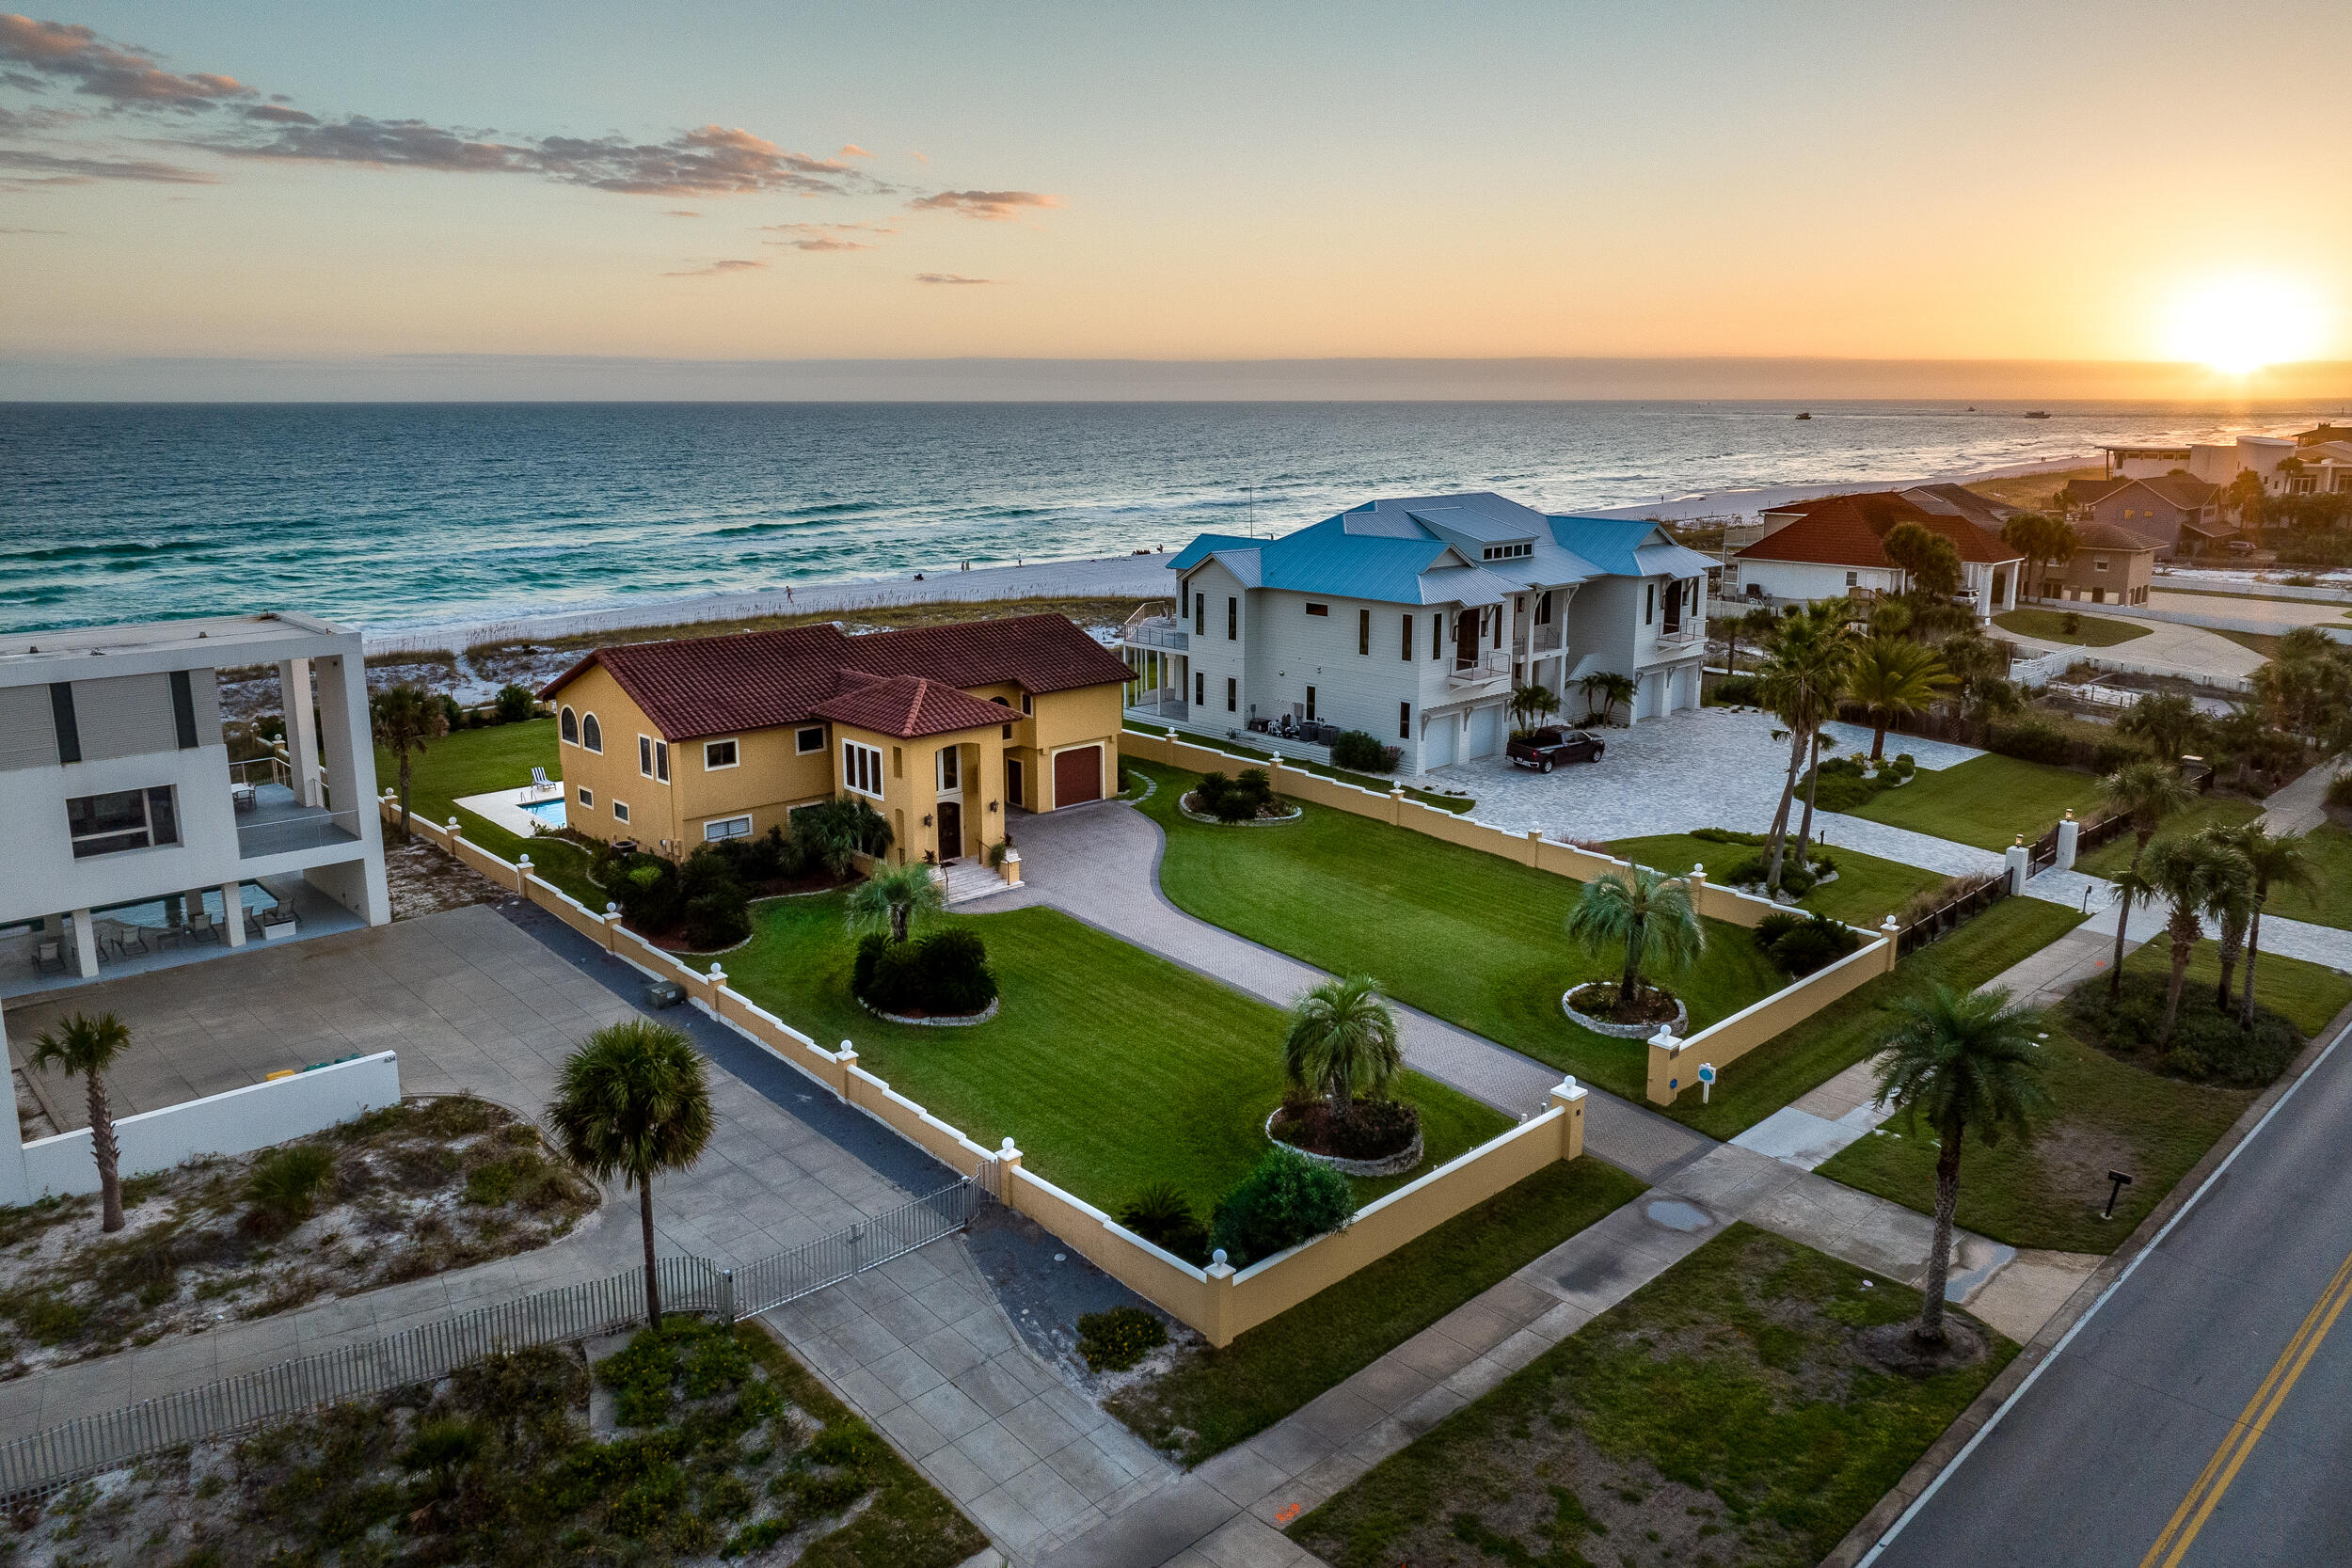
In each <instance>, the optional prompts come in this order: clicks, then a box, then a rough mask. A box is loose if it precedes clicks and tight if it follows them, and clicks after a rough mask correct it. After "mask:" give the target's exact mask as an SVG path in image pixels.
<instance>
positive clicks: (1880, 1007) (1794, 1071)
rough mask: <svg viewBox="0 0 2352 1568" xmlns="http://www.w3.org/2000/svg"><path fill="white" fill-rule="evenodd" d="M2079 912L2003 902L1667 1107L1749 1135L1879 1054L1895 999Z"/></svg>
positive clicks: (1999, 963) (1686, 1118) (2038, 937)
mask: <svg viewBox="0 0 2352 1568" xmlns="http://www.w3.org/2000/svg"><path fill="white" fill-rule="evenodd" d="M2082 921H2083V916H2082V915H2081V914H2079V913H2077V912H2076V911H2073V910H2070V909H2066V908H2064V907H2063V906H2060V905H2058V904H2045V903H2043V902H2042V900H2041V899H2039V898H2004V899H2002V900H2001V901H2000V902H1999V903H1997V904H1995V905H1994V906H1993V907H1992V908H1991V909H1989V910H1987V911H1984V912H1983V913H1982V914H1980V915H1979V916H1977V917H1976V918H1975V919H1974V920H1971V921H1969V922H1968V924H1966V925H1965V926H1963V927H1961V928H1960V929H1959V930H1957V931H1954V932H1953V933H1952V934H1951V935H1949V936H1947V937H1945V938H1944V939H1943V940H1942V941H1940V942H1930V943H1929V944H1928V945H1927V946H1925V947H1922V948H1920V949H1918V950H1917V951H1916V952H1914V953H1912V954H1911V955H1910V956H1909V957H1907V958H1904V959H1903V960H1902V961H1901V962H1900V963H1899V964H1897V965H1896V966H1895V970H1894V973H1892V974H1882V975H1880V976H1879V977H1878V978H1877V979H1875V980H1872V981H1870V982H1869V983H1868V984H1867V985H1865V986H1863V987H1861V988H1860V989H1859V990H1854V991H1853V992H1851V994H1849V995H1846V996H1843V997H1840V998H1839V999H1838V1000H1837V1001H1836V1002H1833V1003H1831V1004H1830V1005H1829V1006H1826V1007H1824V1008H1822V1009H1821V1010H1820V1012H1818V1013H1815V1014H1814V1015H1813V1016H1812V1017H1811V1018H1808V1019H1806V1020H1804V1022H1801V1023H1798V1024H1795V1025H1794V1026H1792V1027H1790V1028H1788V1029H1785V1030H1783V1031H1782V1032H1781V1034H1780V1035H1779V1037H1777V1038H1775V1039H1773V1040H1772V1042H1771V1043H1770V1044H1768V1045H1764V1046H1760V1047H1758V1048H1757V1049H1756V1050H1755V1051H1753V1052H1750V1053H1748V1054H1747V1055H1745V1056H1742V1057H1740V1059H1739V1060H1738V1061H1736V1062H1734V1063H1732V1064H1730V1065H1729V1066H1727V1067H1725V1068H1724V1069H1723V1077H1722V1078H1721V1080H1719V1081H1718V1082H1717V1083H1716V1085H1715V1090H1714V1094H1713V1097H1712V1099H1713V1103H1711V1104H1701V1103H1700V1101H1699V1097H1698V1096H1696V1095H1694V1094H1685V1095H1683V1096H1682V1097H1681V1098H1680V1099H1678V1100H1677V1101H1675V1103H1674V1106H1673V1108H1672V1109H1670V1110H1669V1111H1667V1112H1666V1114H1667V1115H1668V1116H1670V1117H1674V1118H1675V1119H1676V1120H1677V1121H1679V1122H1682V1123H1684V1124H1685V1125H1687V1126H1690V1127H1694V1128H1696V1129H1698V1131H1700V1132H1704V1133H1706V1134H1707V1135H1708V1136H1709V1137H1711V1138H1729V1137H1732V1136H1734V1135H1736V1134H1738V1133H1740V1132H1744V1131H1746V1130H1747V1129H1748V1128H1750V1127H1752V1126H1754V1125H1755V1124H1756V1123H1757V1122H1759V1121H1761V1120H1763V1119H1764V1118H1765V1117H1768V1116H1771V1115H1772V1113H1773V1112H1774V1111H1777V1110H1779V1109H1780V1108H1781V1107H1782V1106H1783V1105H1786V1104H1788V1102H1789V1101H1792V1100H1794V1099H1796V1098H1797V1097H1798V1096H1799V1095H1801V1094H1803V1093H1804V1092H1805V1091H1806V1090H1807V1089H1809V1088H1812V1087H1813V1086H1814V1085H1817V1084H1821V1083H1825V1082H1827V1081H1828V1080H1829V1079H1832V1078H1835V1077H1836V1075H1837V1074H1839V1073H1840V1072H1843V1071H1845V1070H1846V1069H1848V1068H1850V1067H1851V1066H1853V1064H1854V1063H1856V1062H1859V1061H1862V1060H1864V1059H1865V1058H1867V1057H1869V1056H1871V1055H1874V1054H1876V1053H1877V1052H1878V1050H1879V1048H1880V1046H1881V1045H1883V1043H1884V1041H1885V1039H1886V1033H1887V1031H1888V1030H1889V1029H1890V1028H1891V1027H1893V1020H1892V1016H1891V1014H1890V1012H1889V1009H1890V1008H1891V1007H1892V1006H1894V1004H1895V1002H1896V1000H1897V999H1898V998H1899V997H1903V996H1908V995H1914V994H1917V993H1920V992H1924V991H1925V990H1927V989H1928V987H1929V986H1931V985H1932V984H1934V983H1935V982H1936V981H1939V980H1940V981H1942V982H1943V983H1944V984H1946V985H1947V986H1950V987H1951V988H1952V989H1954V990H1974V989H1975V988H1977V987H1979V986H1981V985H1983V984H1984V983H1985V982H1986V981H1988V980H1990V979H1992V978H1993V977H1994V975H1996V974H2001V973H2002V972H2003V971H2005V970H2007V969H2009V968H2010V966H2011V965H2013V964H2015V963H2018V962H2019V961H2021V960H2023V959H2025V958H2028V957H2030V956H2031V955H2033V954H2035V953H2038V952H2040V951H2041V950H2042V948H2044V947H2047V946H2048V945H2049V944H2050V943H2052V942H2056V941H2057V940H2058V938H2060V937H2062V936H2064V935H2065V934H2066V933H2067V932H2069V931H2071V930H2073V929H2074V927H2076V926H2079V925H2081V924H2082Z"/></svg>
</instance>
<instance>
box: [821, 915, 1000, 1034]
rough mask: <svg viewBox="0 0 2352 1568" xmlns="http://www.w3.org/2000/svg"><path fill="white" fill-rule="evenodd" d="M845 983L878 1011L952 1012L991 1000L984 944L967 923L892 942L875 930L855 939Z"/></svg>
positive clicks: (944, 1015)
mask: <svg viewBox="0 0 2352 1568" xmlns="http://www.w3.org/2000/svg"><path fill="white" fill-rule="evenodd" d="M850 990H851V991H852V992H853V993H854V994H855V995H856V996H857V997H858V998H859V999H860V1000H861V1001H863V1002H865V1003H866V1006H870V1007H873V1008H876V1009H877V1010H879V1011H882V1012H885V1013H896V1014H898V1015H899V1016H900V1017H925V1016H928V1017H940V1018H956V1017H961V1016H963V1015H966V1014H969V1013H977V1012H980V1011H983V1010H984V1009H986V1007H987V1006H988V1005H989V1004H990V1003H991V1002H993V1001H995V1000H996V975H995V972H994V971H993V970H991V969H990V968H989V967H988V948H987V945H986V944H985V943H983V942H981V941H980V938H979V934H978V933H977V932H976V931H974V930H972V929H971V928H970V927H963V926H951V927H946V929H944V930H938V931H933V932H932V933H930V935H929V936H925V937H918V938H916V939H915V940H914V941H913V942H892V941H891V940H890V939H889V938H888V937H886V936H883V935H882V934H881V933H880V932H876V933H874V934H872V935H869V936H867V937H866V938H865V939H864V940H863V941H861V942H859V943H858V945H857V956H856V958H854V959H853V960H852V961H851V964H850Z"/></svg>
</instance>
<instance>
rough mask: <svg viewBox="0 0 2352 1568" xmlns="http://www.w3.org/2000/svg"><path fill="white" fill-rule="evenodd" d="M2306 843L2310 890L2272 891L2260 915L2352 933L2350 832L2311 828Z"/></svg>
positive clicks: (2284, 889) (2351, 839)
mask: <svg viewBox="0 0 2352 1568" xmlns="http://www.w3.org/2000/svg"><path fill="white" fill-rule="evenodd" d="M2305 842H2306V843H2307V844H2308V845H2309V846H2310V849H2309V854H2310V855H2311V860H2312V879H2313V882H2314V886H2313V888H2312V891H2311V892H2309V893H2305V892H2303V891H2301V890H2300V889H2298V888H2291V887H2290V888H2273V889H2272V890H2271V894H2270V903H2269V905H2268V906H2267V907H2266V908H2265V910H2264V911H2263V912H2264V913H2265V914H2279V915H2284V916H2285V917H2286V918H2287V919H2289V920H2308V921H2311V922H2312V923H2313V924H2314V925H2319V926H2333V927H2338V928H2339V929H2344V930H2352V832H2344V830H2343V829H2342V828H2337V827H2329V826H2325V825H2323V826H2320V827H2317V828H2313V829H2312V831H2311V832H2310V834H2309V835H2308V836H2307V838H2306V840H2305Z"/></svg>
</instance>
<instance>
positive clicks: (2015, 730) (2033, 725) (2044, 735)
mask: <svg viewBox="0 0 2352 1568" xmlns="http://www.w3.org/2000/svg"><path fill="white" fill-rule="evenodd" d="M1985 745H1986V747H1987V748H1988V749H1989V750H1992V751H1995V752H2000V753H2001V754H2002V755H2003V756H2005V757H2016V758H2017V759H2018V760H2020V761H2022V762H2042V763H2049V764H2051V765H2053V766H2056V767H2064V766H2065V764H2066V757H2067V750H2068V748H2067V744H2066V732H2065V731H2063V730H2061V729H2059V728H2058V726H2057V725H2056V724H2052V723H2049V722H2047V721H2043V720H2040V719H2020V720H2018V721H2015V722H2014V723H2008V724H1995V725H1994V726H1993V728H1992V734H1991V735H1990V736H1988V737H1987V739H1986V741H1985Z"/></svg>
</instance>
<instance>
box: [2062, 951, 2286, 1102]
mask: <svg viewBox="0 0 2352 1568" xmlns="http://www.w3.org/2000/svg"><path fill="white" fill-rule="evenodd" d="M2168 983H2169V975H2165V974H2134V973H2132V972H2131V971H2128V970H2127V971H2125V972H2124V974H2123V993H2122V996H2120V997H2117V998H2116V999H2114V1000H2113V1001H2110V1000H2108V997H2107V981H2106V976H2105V975H2101V976H2098V977H2097V978H2094V979H2090V980H2086V981H2084V982H2083V983H2082V984H2081V985H2079V986H2076V987H2075V988H2074V991H2073V993H2072V994H2070V995H2069V996H2068V997H2067V999H2066V1011H2067V1013H2068V1015H2069V1016H2070V1017H2071V1018H2072V1019H2074V1022H2075V1023H2076V1024H2077V1026H2078V1027H2079V1029H2080V1031H2081V1033H2082V1035H2083V1036H2084V1037H2085V1038H2087V1039H2088V1040H2089V1041H2090V1043H2091V1044H2092V1045H2095V1046H2097V1047H2098V1048H2099V1049H2100V1050H2102V1051H2105V1052H2106V1053H2109V1054H2111V1055H2116V1056H2121V1057H2122V1058H2123V1059H2124V1060H2126V1061H2129V1062H2132V1063H2133V1064H2134V1065H2136V1066H2139V1067H2144V1068H2149V1069H2153V1070H2154V1071H2157V1072H2161V1073H2165V1074H2167V1075H2168V1076H2169V1077H2174V1078H2186V1079H2190V1080H2192V1081H2194V1082H2197V1083H2211V1084H2221V1085H2230V1086H2232V1087H2236V1088H2249V1089H2252V1088H2261V1087H2262V1086H2263V1085H2266V1084H2268V1083H2270V1082H2271V1081H2272V1080H2274V1079H2276V1078H2277V1077H2278V1076H2279V1074H2280V1073H2281V1072H2283V1071H2285V1070H2286V1068H2287V1064H2288V1063H2290V1062H2292V1061H2294V1060H2295V1054H2296V1052H2298V1051H2300V1050H2301V1049H2302V1048H2303V1037H2302V1036H2301V1035H2299V1034H2297V1033H2296V1029H2295V1025H2294V1024H2292V1023H2290V1022H2287V1020H2286V1019H2284V1018H2283V1017H2281V1016H2280V1015H2279V1014H2277V1013H2275V1012H2272V1011H2271V1010H2270V1009H2269V1008H2267V1007H2264V1006H2259V1005H2257V1006H2256V1007H2255V1008H2254V1027H2253V1029H2252V1030H2251V1031H2250V1032H2241V1031H2240V1030H2239V1028H2238V1026H2237V1017H2236V1013H2235V1010H2234V1009H2233V1010H2232V1011H2230V1012H2227V1013H2225V1012H2222V1011H2220V1010H2219V1009H2217V1007H2215V1006H2214V1002H2213V988H2212V987H2211V986H2209V985H2200V984H2198V983H2197V982H2196V981H2194V980H2191V981H2189V982H2187V983H2186V984H2185V985H2184V986H2183V987H2182V988H2181V1011H2180V1017H2179V1019H2178V1021H2177V1022H2175V1023H2174V1025H2173V1029H2172V1039H2171V1042H2170V1044H2169V1046H2167V1047H2166V1048H2165V1049H2164V1050H2163V1051H2161V1052H2159V1051H2158V1050H2157V1049H2156V1043H2155V1042H2156V1034H2157V1031H2158V1030H2160V1029H2161V1028H2162V1027H2163V1026H2164V993H2165V989H2166V986H2167V985H2168Z"/></svg>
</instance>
